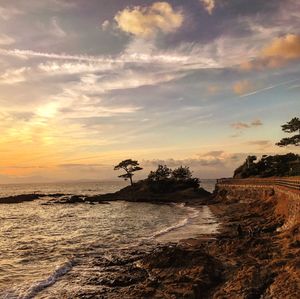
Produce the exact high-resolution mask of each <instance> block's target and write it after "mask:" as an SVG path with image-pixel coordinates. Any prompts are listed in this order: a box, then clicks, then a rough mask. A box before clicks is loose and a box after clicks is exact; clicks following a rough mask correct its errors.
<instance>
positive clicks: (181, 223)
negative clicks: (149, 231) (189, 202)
mask: <svg viewBox="0 0 300 299" xmlns="http://www.w3.org/2000/svg"><path fill="white" fill-rule="evenodd" d="M174 205H175V206H177V207H179V208H184V209H186V210H188V211H189V214H188V216H187V217H186V218H184V219H183V220H181V221H179V222H178V223H176V224H174V225H172V226H169V227H167V228H164V229H162V230H160V231H158V232H156V233H154V234H153V235H152V236H151V239H155V238H158V237H161V236H163V235H165V234H167V233H169V232H171V231H173V230H177V229H179V228H181V227H184V226H186V225H188V224H189V223H190V220H191V219H193V218H196V217H198V215H199V213H200V211H199V210H198V209H196V208H192V207H186V205H185V203H180V204H174Z"/></svg>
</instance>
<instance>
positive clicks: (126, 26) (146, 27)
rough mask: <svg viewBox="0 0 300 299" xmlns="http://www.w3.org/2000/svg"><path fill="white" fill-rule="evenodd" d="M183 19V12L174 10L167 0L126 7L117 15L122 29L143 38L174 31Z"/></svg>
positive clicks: (116, 17) (117, 20) (116, 18)
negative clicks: (165, 0)
mask: <svg viewBox="0 0 300 299" xmlns="http://www.w3.org/2000/svg"><path fill="white" fill-rule="evenodd" d="M183 19H184V17H183V15H182V13H181V12H179V11H178V12H176V11H174V10H173V8H172V6H171V5H170V4H169V3H167V2H155V3H153V4H152V5H151V6H149V7H140V6H136V7H134V8H132V9H130V8H126V9H124V10H122V11H120V12H119V13H118V14H117V15H116V16H115V20H116V22H117V24H118V27H119V28H120V29H121V30H122V31H124V32H126V33H129V34H132V35H134V36H137V37H142V38H151V37H154V36H155V35H156V34H157V33H158V32H163V33H170V32H174V31H175V30H176V29H178V28H179V27H180V26H181V25H182V23H183Z"/></svg>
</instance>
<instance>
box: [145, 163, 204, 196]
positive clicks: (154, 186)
mask: <svg viewBox="0 0 300 299" xmlns="http://www.w3.org/2000/svg"><path fill="white" fill-rule="evenodd" d="M146 183H147V185H148V186H150V189H151V190H152V191H153V192H175V191H179V190H183V189H188V188H193V189H197V188H199V186H200V181H199V179H197V178H193V177H192V172H191V171H190V169H189V167H187V166H180V167H178V168H175V169H174V170H172V169H171V168H169V167H167V166H166V165H158V167H157V169H156V170H155V171H151V172H150V173H149V175H148V178H147V179H146Z"/></svg>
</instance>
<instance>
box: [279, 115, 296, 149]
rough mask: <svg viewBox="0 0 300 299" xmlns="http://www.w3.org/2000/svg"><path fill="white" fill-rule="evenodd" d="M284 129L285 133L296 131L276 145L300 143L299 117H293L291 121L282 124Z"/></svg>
mask: <svg viewBox="0 0 300 299" xmlns="http://www.w3.org/2000/svg"><path fill="white" fill-rule="evenodd" d="M281 127H282V131H284V132H285V133H295V132H297V134H295V135H294V136H292V137H286V138H282V139H281V140H280V141H279V142H278V143H276V145H278V146H287V145H296V146H299V145H300V119H299V118H298V117H294V118H292V119H291V120H290V121H289V122H287V123H286V124H284V125H282V126H281Z"/></svg>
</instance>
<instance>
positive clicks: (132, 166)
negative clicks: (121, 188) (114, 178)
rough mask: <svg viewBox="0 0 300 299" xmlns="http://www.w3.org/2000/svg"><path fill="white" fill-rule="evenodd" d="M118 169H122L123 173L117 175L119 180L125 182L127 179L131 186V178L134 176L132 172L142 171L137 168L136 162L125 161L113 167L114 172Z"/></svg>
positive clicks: (137, 163) (140, 168)
mask: <svg viewBox="0 0 300 299" xmlns="http://www.w3.org/2000/svg"><path fill="white" fill-rule="evenodd" d="M120 169H123V170H124V171H125V173H124V174H121V175H119V178H123V179H124V180H125V181H127V180H128V179H129V180H130V184H131V186H132V185H133V180H132V177H133V175H134V172H136V171H139V170H142V169H143V168H142V167H140V166H139V162H138V161H135V160H132V159H127V160H123V161H121V162H120V163H119V164H118V165H116V166H115V167H114V170H120Z"/></svg>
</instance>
